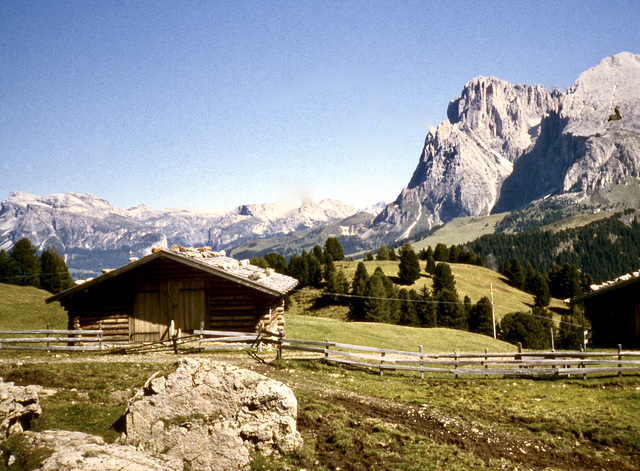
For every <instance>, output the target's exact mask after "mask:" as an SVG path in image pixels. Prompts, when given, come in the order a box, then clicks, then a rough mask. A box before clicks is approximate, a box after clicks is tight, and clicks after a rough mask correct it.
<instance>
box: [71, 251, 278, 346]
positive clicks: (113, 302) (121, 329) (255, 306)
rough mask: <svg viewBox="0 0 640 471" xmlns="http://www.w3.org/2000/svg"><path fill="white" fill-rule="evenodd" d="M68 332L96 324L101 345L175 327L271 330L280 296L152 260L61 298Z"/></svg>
mask: <svg viewBox="0 0 640 471" xmlns="http://www.w3.org/2000/svg"><path fill="white" fill-rule="evenodd" d="M60 302H61V304H62V305H63V307H64V308H65V309H66V310H67V313H68V315H69V328H70V329H73V328H75V329H83V330H87V329H97V328H99V327H100V326H102V329H103V331H104V338H105V341H107V342H108V341H110V340H111V341H115V340H118V341H121V340H135V341H154V340H160V339H165V338H168V335H169V331H168V327H169V325H170V323H171V320H173V321H174V323H175V326H176V329H178V328H180V329H181V330H182V331H183V332H192V331H193V330H196V329H199V328H200V325H201V323H204V328H205V329H212V330H232V331H237V332H255V331H256V330H258V329H259V328H260V327H262V328H263V329H267V330H270V331H273V332H276V331H278V330H279V329H283V328H284V317H283V314H284V302H283V300H282V299H281V298H280V297H274V296H270V295H268V294H266V293H264V292H262V291H259V290H256V289H253V288H251V287H248V286H245V285H242V284H239V283H235V282H233V281H229V280H227V279H225V278H222V277H219V276H215V275H211V274H209V273H207V272H203V271H201V270H197V269H194V268H191V267H188V266H184V265H182V264H179V263H176V262H173V261H167V260H162V259H158V260H154V261H153V262H150V263H148V264H145V265H142V266H140V267H137V268H136V269H134V270H131V271H129V272H126V273H123V274H121V275H119V276H117V277H114V278H111V279H108V280H105V281H104V282H102V283H99V284H97V285H94V286H92V287H89V288H88V289H87V290H86V291H81V292H79V293H76V294H74V295H73V296H69V297H67V298H63V299H62V300H61V301H60Z"/></svg>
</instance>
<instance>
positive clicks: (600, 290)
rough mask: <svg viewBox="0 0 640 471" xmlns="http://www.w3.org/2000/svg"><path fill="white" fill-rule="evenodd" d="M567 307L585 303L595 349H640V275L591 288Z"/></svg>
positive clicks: (617, 279) (635, 274)
mask: <svg viewBox="0 0 640 471" xmlns="http://www.w3.org/2000/svg"><path fill="white" fill-rule="evenodd" d="M569 303H570V304H578V303H584V310H585V316H586V317H587V319H589V321H590V322H591V329H592V332H591V335H592V337H591V338H592V343H593V344H594V345H596V346H601V347H616V346H617V345H622V346H623V347H626V348H640V271H636V272H633V273H630V274H627V275H622V276H620V277H618V278H616V279H615V280H612V281H607V282H605V283H603V284H601V285H591V291H589V292H588V293H585V294H582V295H580V296H576V297H575V298H571V299H570V300H569Z"/></svg>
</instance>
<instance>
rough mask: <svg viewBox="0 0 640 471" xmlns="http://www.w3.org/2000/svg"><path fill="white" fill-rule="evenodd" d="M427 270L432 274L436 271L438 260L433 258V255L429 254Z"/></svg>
mask: <svg viewBox="0 0 640 471" xmlns="http://www.w3.org/2000/svg"><path fill="white" fill-rule="evenodd" d="M425 270H426V272H427V273H428V274H430V275H433V273H434V272H435V271H436V261H435V259H434V258H433V255H428V256H427V266H426V267H425Z"/></svg>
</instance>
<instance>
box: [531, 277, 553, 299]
mask: <svg viewBox="0 0 640 471" xmlns="http://www.w3.org/2000/svg"><path fill="white" fill-rule="evenodd" d="M530 289H531V294H533V296H534V302H535V305H536V306H540V307H545V306H548V305H549V303H550V302H551V295H550V294H549V285H548V284H547V280H546V279H545V277H544V276H542V274H541V273H538V272H536V274H535V275H534V277H533V281H532V282H531V286H530Z"/></svg>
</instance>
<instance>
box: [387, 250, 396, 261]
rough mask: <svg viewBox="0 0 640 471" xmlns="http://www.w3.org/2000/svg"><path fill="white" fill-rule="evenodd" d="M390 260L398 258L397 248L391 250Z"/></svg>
mask: <svg viewBox="0 0 640 471" xmlns="http://www.w3.org/2000/svg"><path fill="white" fill-rule="evenodd" d="M389 260H392V261H394V262H395V261H396V260H398V255H397V254H396V249H391V250H389Z"/></svg>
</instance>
